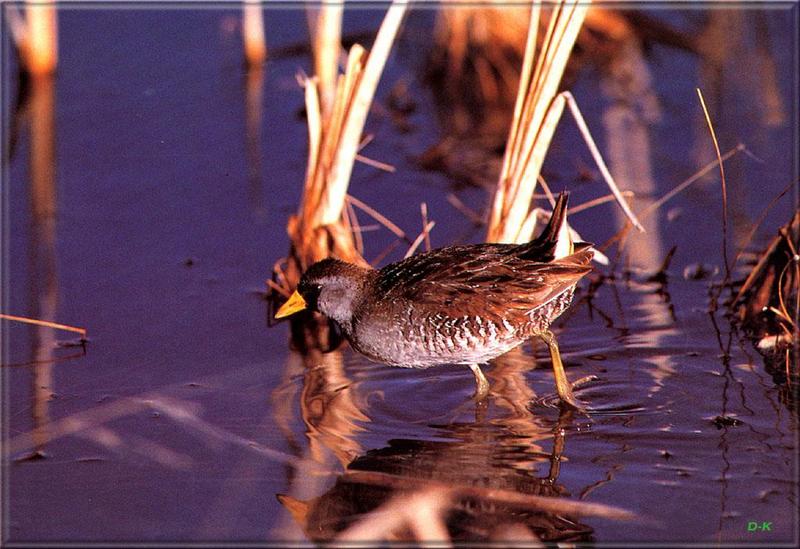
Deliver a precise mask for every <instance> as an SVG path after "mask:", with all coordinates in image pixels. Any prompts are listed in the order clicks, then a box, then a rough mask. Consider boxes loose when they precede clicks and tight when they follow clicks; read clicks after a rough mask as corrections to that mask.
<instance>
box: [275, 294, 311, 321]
mask: <svg viewBox="0 0 800 549" xmlns="http://www.w3.org/2000/svg"><path fill="white" fill-rule="evenodd" d="M305 308H306V300H305V299H303V296H301V295H300V294H299V293H297V290H295V291H294V293H293V294H292V295H291V297H290V298H289V301H287V302H286V303H284V304H283V306H281V308H280V309H278V312H277V313H275V318H283V317H286V316H289V315H293V314H295V313H297V312H299V311H302V310H303V309H305Z"/></svg>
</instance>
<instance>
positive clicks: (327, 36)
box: [309, 2, 344, 119]
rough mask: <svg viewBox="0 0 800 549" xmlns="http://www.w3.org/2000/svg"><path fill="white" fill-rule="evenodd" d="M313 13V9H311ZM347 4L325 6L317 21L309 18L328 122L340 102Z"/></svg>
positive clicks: (325, 3) (319, 12)
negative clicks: (340, 77) (340, 62)
mask: <svg viewBox="0 0 800 549" xmlns="http://www.w3.org/2000/svg"><path fill="white" fill-rule="evenodd" d="M309 9H311V8H309ZM343 12H344V4H343V3H342V4H336V3H328V2H324V3H322V5H320V6H319V10H318V11H317V13H316V17H313V18H309V26H310V27H311V29H310V30H311V37H312V38H311V40H312V47H313V50H314V74H315V75H316V77H317V78H318V79H319V92H320V105H321V110H322V116H323V118H325V119H327V118H328V116H330V113H331V111H332V109H333V102H334V100H335V98H336V80H337V78H338V76H339V58H340V56H341V53H342V14H343Z"/></svg>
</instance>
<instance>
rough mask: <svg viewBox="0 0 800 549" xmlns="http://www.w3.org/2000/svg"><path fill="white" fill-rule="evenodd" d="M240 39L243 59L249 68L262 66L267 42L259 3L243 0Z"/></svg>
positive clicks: (252, 0)
mask: <svg viewBox="0 0 800 549" xmlns="http://www.w3.org/2000/svg"><path fill="white" fill-rule="evenodd" d="M242 39H243V40H244V58H245V61H246V62H247V65H248V66H249V67H257V66H260V65H263V64H264V61H266V59H267V42H266V40H265V39H264V15H263V13H262V8H261V2H260V1H258V0H245V2H244V6H243V7H242Z"/></svg>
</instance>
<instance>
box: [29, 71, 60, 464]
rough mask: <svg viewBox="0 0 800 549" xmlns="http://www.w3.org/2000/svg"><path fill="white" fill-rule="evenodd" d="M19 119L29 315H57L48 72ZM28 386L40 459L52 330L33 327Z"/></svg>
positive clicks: (32, 82) (33, 87) (33, 81)
mask: <svg viewBox="0 0 800 549" xmlns="http://www.w3.org/2000/svg"><path fill="white" fill-rule="evenodd" d="M22 92H23V93H25V94H26V96H25V97H24V98H23V100H22V101H21V102H20V108H21V109H22V110H21V113H20V115H21V117H22V118H23V119H27V122H28V128H29V138H30V153H29V154H30V159H29V166H30V168H29V169H30V172H29V173H30V208H31V221H30V223H31V230H30V234H31V238H30V240H29V249H28V260H29V273H30V274H29V279H28V283H29V288H30V305H29V308H30V316H32V317H33V318H44V319H55V318H58V275H57V265H56V221H57V200H58V197H57V190H56V176H55V174H56V159H55V150H56V144H55V141H56V137H55V94H56V83H55V79H54V78H53V77H51V76H35V77H29V80H28V86H26V87H24V88H23V90H22ZM31 346H32V349H31V356H32V357H33V358H32V360H33V365H32V366H31V371H32V376H31V389H32V391H31V392H32V401H33V404H32V407H31V410H32V416H33V425H34V429H33V431H32V437H33V440H34V450H33V453H32V454H30V457H32V458H36V457H43V456H44V450H45V446H46V444H47V442H48V441H49V433H48V424H49V423H50V413H49V402H50V400H51V399H52V397H53V394H54V392H55V387H54V380H53V362H54V359H55V356H54V353H55V350H56V346H57V345H56V337H55V332H54V330H53V329H52V328H48V327H44V326H36V327H35V328H33V338H32V340H31Z"/></svg>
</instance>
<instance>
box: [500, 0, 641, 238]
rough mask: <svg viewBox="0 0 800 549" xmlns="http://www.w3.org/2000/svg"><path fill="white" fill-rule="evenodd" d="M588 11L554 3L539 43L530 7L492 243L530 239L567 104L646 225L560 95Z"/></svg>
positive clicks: (565, 95)
mask: <svg viewBox="0 0 800 549" xmlns="http://www.w3.org/2000/svg"><path fill="white" fill-rule="evenodd" d="M587 10H588V4H586V3H579V2H576V1H565V2H559V3H557V4H555V5H554V6H553V8H552V10H551V12H550V14H549V18H548V24H547V28H546V31H545V35H544V37H543V39H542V40H541V43H540V45H538V46H537V41H538V40H537V35H538V31H539V20H540V16H541V6H539V5H538V4H535V5H533V6H532V7H531V10H530V20H529V26H528V36H527V41H526V46H525V56H524V60H523V64H522V71H521V76H520V81H519V82H520V85H519V90H518V94H517V100H516V104H515V106H514V115H513V118H512V123H511V128H510V131H509V135H508V142H507V145H506V150H505V156H504V159H503V166H502V169H501V172H500V177H499V180H498V183H497V189H496V191H495V195H494V199H493V203H492V209H491V214H490V218H489V227H488V231H487V236H486V240H487V241H489V242H516V243H522V242H527V241H529V240H530V239H531V238H532V236H533V231H534V229H535V226H536V219H537V216H538V212H537V211H536V209H532V208H531V202H532V199H533V196H534V191H535V189H536V185H537V182H539V181H541V178H540V172H541V168H542V164H543V163H544V158H545V155H546V154H547V151H548V149H549V147H550V143H551V141H552V139H553V135H554V134H555V130H556V126H557V124H558V121H559V120H560V118H561V115H562V113H563V112H564V108H565V107H569V109H570V112H571V113H572V114H573V116H574V118H575V121H576V122H577V124H578V128H579V130H580V131H581V133H582V135H583V137H584V139H585V140H586V143H587V145H588V146H589V149H590V151H591V153H592V156H593V157H594V159H595V161H596V163H597V165H598V167H599V169H600V171H601V173H602V175H603V177H604V179H605V180H606V183H607V184H608V186H609V188H610V189H611V192H612V194H613V195H614V197H615V198H616V200H617V202H618V203H619V205H620V207H621V208H622V209H623V211H624V212H625V214H626V216H627V217H628V219H629V220H630V221H631V222H632V223H633V224H634V226H636V227H637V228H639V229H640V230H641V229H642V228H641V225H640V224H639V221H638V220H637V219H636V216H635V215H634V214H633V212H632V211H631V210H630V207H629V206H628V204H627V202H626V200H625V197H624V196H623V195H622V193H621V191H620V190H619V188H618V187H617V185H616V183H615V182H614V180H613V177H612V176H611V174H610V172H609V171H608V168H607V167H606V165H605V162H604V161H603V159H602V156H601V155H600V152H599V150H598V148H597V146H596V145H595V144H594V140H593V138H592V137H591V133H590V132H589V130H588V127H587V126H586V123H585V121H584V120H583V116H582V115H581V114H580V109H578V107H577V103H576V102H575V100H574V98H573V97H572V95H571V94H570V93H569V92H562V93H558V87H559V84H560V82H561V78H562V76H563V74H564V70H565V68H566V66H567V61H568V60H569V56H570V53H571V52H572V48H573V46H574V45H575V41H576V39H577V36H578V33H579V31H580V29H581V26H582V24H583V21H584V19H585V18H586V13H587Z"/></svg>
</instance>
